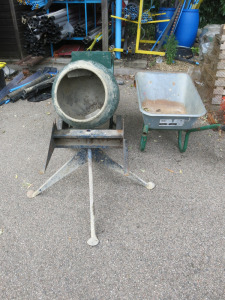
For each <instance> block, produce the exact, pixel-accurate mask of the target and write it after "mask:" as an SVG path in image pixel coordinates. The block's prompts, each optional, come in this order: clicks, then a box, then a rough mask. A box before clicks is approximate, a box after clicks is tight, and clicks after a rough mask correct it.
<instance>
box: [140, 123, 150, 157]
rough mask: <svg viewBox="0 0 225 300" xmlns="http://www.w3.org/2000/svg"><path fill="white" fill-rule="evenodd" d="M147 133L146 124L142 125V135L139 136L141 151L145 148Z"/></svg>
mask: <svg viewBox="0 0 225 300" xmlns="http://www.w3.org/2000/svg"><path fill="white" fill-rule="evenodd" d="M147 134H148V125H144V126H143V131H142V136H141V144H140V149H141V151H144V150H145V146H146V142H147Z"/></svg>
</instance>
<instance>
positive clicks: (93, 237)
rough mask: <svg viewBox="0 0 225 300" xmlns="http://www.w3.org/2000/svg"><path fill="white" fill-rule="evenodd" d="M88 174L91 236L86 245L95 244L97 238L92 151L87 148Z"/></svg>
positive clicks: (97, 241)
mask: <svg viewBox="0 0 225 300" xmlns="http://www.w3.org/2000/svg"><path fill="white" fill-rule="evenodd" d="M88 175H89V196H90V224H91V238H90V239H89V240H88V241H87V243H88V245H90V246H96V245H98V243H99V240H98V238H97V236H96V232H95V213H94V195H93V194H94V193H93V173H92V151H91V149H88Z"/></svg>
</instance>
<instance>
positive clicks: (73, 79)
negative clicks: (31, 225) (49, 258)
mask: <svg viewBox="0 0 225 300" xmlns="http://www.w3.org/2000/svg"><path fill="white" fill-rule="evenodd" d="M52 100H53V104H54V107H55V109H56V112H57V114H58V115H59V116H60V120H61V121H62V122H61V126H56V124H55V122H54V123H53V128H52V135H51V138H50V144H49V151H48V155H47V160H46V164H45V169H46V168H47V166H48V163H49V161H50V159H51V156H52V154H53V151H54V149H56V148H71V149H77V150H78V152H77V153H76V154H74V156H73V157H72V158H71V159H70V160H69V161H68V162H67V163H65V164H64V165H63V166H62V167H61V168H60V169H59V170H58V171H57V172H56V173H55V174H54V175H52V176H51V177H50V178H49V179H48V180H47V181H46V182H45V183H44V184H43V185H42V186H41V187H40V188H38V189H37V190H36V191H33V190H29V191H28V193H27V196H28V197H29V198H34V197H36V196H37V195H39V194H41V193H42V192H44V191H45V190H46V189H48V188H49V187H51V186H52V185H53V184H55V183H57V182H58V181H59V180H61V179H62V178H64V177H65V176H67V175H69V174H71V173H72V172H74V171H76V170H77V169H78V168H79V167H80V166H82V165H83V164H85V163H88V175H89V176H88V177H89V196H90V227H91V237H90V238H89V239H88V241H87V243H88V245H90V246H96V245H97V244H98V243H99V240H98V238H97V234H96V230H95V214H94V198H93V172H92V161H95V162H96V163H98V164H101V165H103V166H105V167H107V168H108V169H109V170H112V171H115V172H117V173H119V174H121V175H124V176H125V177H126V178H129V179H131V180H133V181H134V182H137V183H139V184H141V185H142V186H144V187H146V188H147V189H149V190H151V189H153V188H154V187H155V184H154V183H153V182H145V181H144V180H142V179H141V178H140V177H138V176H137V175H136V174H134V173H132V172H130V171H129V164H128V148H127V143H126V139H125V138H124V122H123V120H122V118H121V116H118V115H117V117H116V123H115V129H113V128H111V127H110V129H108V128H107V129H102V128H101V129H99V128H96V127H98V126H100V125H102V124H104V123H106V122H107V121H108V120H111V119H112V117H113V114H114V112H115V111H116V109H117V106H118V103H119V89H118V85H117V82H116V80H115V78H114V76H113V56H112V54H111V53H110V52H73V53H72V61H71V63H69V64H68V65H67V66H66V67H65V68H64V69H63V70H62V71H61V72H60V73H59V74H58V76H57V77H56V79H55V81H54V84H53V88H52ZM111 123H112V122H111ZM71 127H72V128H71ZM109 148H110V149H115V148H122V149H123V159H124V165H123V166H122V165H120V164H119V163H117V162H115V161H114V160H112V159H111V158H110V157H109V156H108V155H107V154H106V153H105V152H104V151H103V150H105V149H109Z"/></svg>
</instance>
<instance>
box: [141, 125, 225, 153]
mask: <svg viewBox="0 0 225 300" xmlns="http://www.w3.org/2000/svg"><path fill="white" fill-rule="evenodd" d="M218 128H221V129H222V130H224V131H225V126H223V125H221V124H212V125H206V126H202V127H196V128H191V129H188V130H178V148H179V150H180V152H181V153H184V152H185V151H186V150H187V147H188V141H189V136H190V134H191V133H192V132H197V131H204V130H210V129H218ZM148 130H149V126H148V125H144V126H143V131H142V136H141V143H140V149H141V151H144V150H145V146H146V142H147V133H148ZM151 130H154V129H151ZM157 130H159V129H157ZM172 130H173V129H172ZM183 131H184V132H185V136H184V142H183V143H182V135H183Z"/></svg>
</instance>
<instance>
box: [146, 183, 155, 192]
mask: <svg viewBox="0 0 225 300" xmlns="http://www.w3.org/2000/svg"><path fill="white" fill-rule="evenodd" d="M154 187H155V184H154V182H151V181H150V182H147V185H146V188H147V189H148V190H153V189H154Z"/></svg>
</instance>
